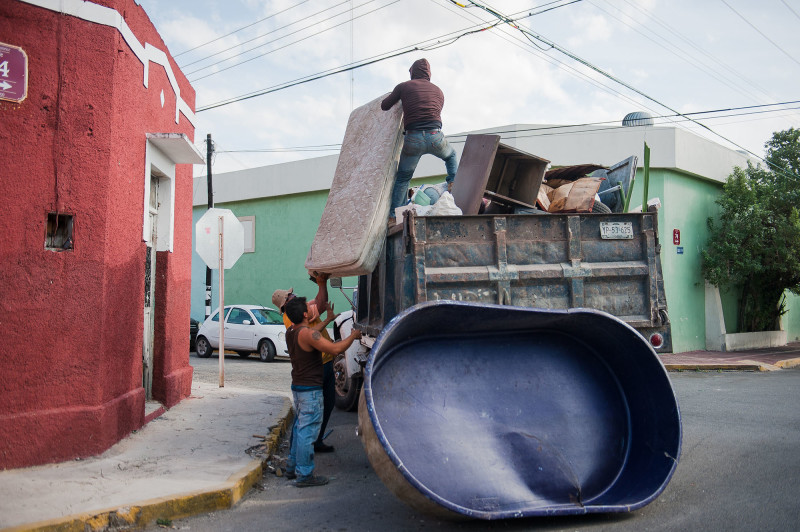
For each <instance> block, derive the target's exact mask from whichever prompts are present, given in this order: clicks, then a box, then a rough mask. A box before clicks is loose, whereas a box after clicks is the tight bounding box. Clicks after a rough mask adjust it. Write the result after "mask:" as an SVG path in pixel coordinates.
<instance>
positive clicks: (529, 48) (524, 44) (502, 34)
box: [431, 0, 658, 114]
mask: <svg viewBox="0 0 800 532" xmlns="http://www.w3.org/2000/svg"><path fill="white" fill-rule="evenodd" d="M431 1H432V2H435V1H436V0H431ZM442 1H443V2H446V3H445V5H444V6H443V7H445V8H446V9H448V10H450V11H451V12H454V13H456V14H457V15H458V16H460V17H462V18H464V19H467V17H466V15H463V14H462V13H460V12H459V11H452V10H451V9H450V4H451V3H453V2H452V1H451V0H442ZM557 1H560V0H557ZM553 3H556V2H550V3H548V4H544V6H547V5H550V4H553ZM570 3H574V2H570ZM565 5H568V4H562V5H561V6H556V7H563V6H565ZM547 11H550V9H548V10H547ZM538 14H539V12H537V13H528V15H527V16H531V15H538ZM518 15H519V13H514V14H512V15H511V16H512V17H516V18H515V19H514V20H521V19H522V18H524V17H519V16H518ZM471 16H472V17H474V18H477V19H478V20H481V19H480V17H478V16H477V15H474V14H471ZM481 22H483V23H485V21H483V20H481ZM497 30H498V31H497V32H495V33H493V35H495V36H497V37H498V38H500V39H502V40H504V41H506V42H508V43H510V44H512V45H513V46H516V47H518V48H520V49H521V50H523V51H525V52H527V53H529V54H532V55H535V56H536V57H538V58H539V59H542V60H544V61H546V62H548V63H550V64H551V65H553V66H555V67H556V68H559V69H561V70H563V71H565V72H566V73H567V74H570V75H571V76H574V77H576V78H580V79H582V80H584V81H586V82H588V83H591V84H592V85H594V86H595V87H598V88H599V89H601V90H604V91H606V92H608V93H610V94H612V95H616V96H618V97H619V98H621V99H623V100H627V101H628V102H631V103H633V104H634V105H636V106H639V107H643V108H645V109H647V110H648V111H652V112H653V113H655V114H658V113H657V112H656V111H655V110H654V109H652V108H651V107H649V106H647V105H646V104H642V103H641V102H639V101H636V100H634V99H633V98H631V97H630V96H628V95H626V94H624V93H622V92H620V91H618V90H616V89H615V88H613V87H611V86H609V85H606V84H604V83H602V82H600V81H599V80H596V79H594V78H592V77H590V76H588V75H586V74H584V73H583V72H581V71H580V70H578V69H576V68H574V67H573V66H571V65H568V64H566V63H565V62H564V61H561V60H560V59H558V58H557V57H552V56H549V55H547V54H545V53H544V52H543V51H542V48H541V47H538V46H534V45H533V44H532V43H531V42H530V40H528V39H522V38H521V37H517V36H516V34H514V35H512V34H511V33H510V32H508V31H507V30H506V29H505V28H503V27H502V26H498V27H497Z"/></svg>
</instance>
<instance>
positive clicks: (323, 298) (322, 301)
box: [314, 273, 330, 314]
mask: <svg viewBox="0 0 800 532" xmlns="http://www.w3.org/2000/svg"><path fill="white" fill-rule="evenodd" d="M329 277H330V274H328V273H316V274H315V275H314V280H315V281H316V282H317V287H318V289H317V297H315V298H314V302H315V303H316V304H317V310H318V311H319V313H320V314H322V313H323V312H325V309H326V308H327V307H326V305H327V303H328V278H329Z"/></svg>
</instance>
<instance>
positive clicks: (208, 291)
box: [206, 133, 222, 323]
mask: <svg viewBox="0 0 800 532" xmlns="http://www.w3.org/2000/svg"><path fill="white" fill-rule="evenodd" d="M213 154H214V144H213V143H212V142H211V133H209V134H208V135H206V179H207V181H208V208H209V209H213V208H214V187H213V185H212V184H211V156H212V155H213ZM210 315H211V268H209V267H208V265H206V319H208V317H209V316H210ZM220 323H222V322H220Z"/></svg>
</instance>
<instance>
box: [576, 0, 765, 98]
mask: <svg viewBox="0 0 800 532" xmlns="http://www.w3.org/2000/svg"><path fill="white" fill-rule="evenodd" d="M605 2H606V3H607V4H609V5H610V6H611V7H613V8H614V9H616V10H617V11H619V12H620V13H621V14H622V15H624V16H625V17H627V18H629V19H631V20H633V21H634V22H638V21H636V20H635V19H634V18H633V17H632V16H630V15H629V14H627V13H625V12H624V11H622V10H621V9H620V8H618V7H617V6H615V5H613V4H612V3H611V2H609V1H608V0H605ZM589 3H590V4H591V5H593V6H594V7H595V8H597V9H598V10H600V11H602V12H603V13H605V14H606V15H608V16H609V17H611V18H613V19H615V20H617V21H618V22H620V23H622V24H624V25H626V26H627V27H629V28H631V29H632V30H633V31H635V32H636V33H638V34H639V35H641V36H642V37H644V38H645V39H647V40H649V41H651V42H653V43H654V44H657V45H658V46H660V47H661V48H663V49H664V50H666V51H668V52H669V53H671V54H673V55H674V56H675V57H677V58H678V59H681V60H683V61H686V62H688V63H689V64H691V65H692V66H694V67H695V68H697V69H698V70H699V71H700V72H702V73H703V74H706V75H708V76H711V77H713V78H714V79H716V80H717V81H718V82H720V83H722V84H723V85H726V86H728V87H730V88H731V89H734V90H737V91H739V92H740V93H742V94H743V95H745V96H750V97H752V98H754V99H755V100H759V99H760V98H759V97H758V96H756V95H755V94H754V93H752V92H751V91H749V90H746V89H744V88H743V87H739V86H738V85H735V84H734V82H733V81H732V80H730V79H728V78H727V77H725V76H724V75H722V74H721V73H719V72H717V71H716V70H715V69H714V68H713V67H712V66H710V65H708V64H706V63H704V62H701V61H698V60H695V59H694V58H693V57H691V55H689V54H688V53H686V52H685V51H684V50H682V49H681V48H680V47H679V46H677V45H676V44H674V43H672V42H670V40H669V39H666V38H664V37H663V36H662V35H659V34H658V33H656V32H655V31H653V30H652V29H649V31H648V32H647V33H645V32H643V31H641V30H639V28H637V27H636V26H634V25H632V24H630V23H629V22H628V21H627V20H623V19H622V18H619V17H617V16H616V15H615V14H613V13H611V12H610V11H608V10H606V9H604V8H603V7H601V6H600V5H598V4H596V3H595V2H592V1H591V0H590V1H589ZM653 36H655V37H658V38H659V39H660V40H661V41H663V43H662V42H659V41H657V40H656V39H654V38H653ZM678 52H680V53H678Z"/></svg>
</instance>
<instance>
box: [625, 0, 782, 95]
mask: <svg viewBox="0 0 800 532" xmlns="http://www.w3.org/2000/svg"><path fill="white" fill-rule="evenodd" d="M623 2H625V3H626V4H628V5H629V6H630V7H632V8H633V9H635V10H637V11H639V13H641V14H643V15H644V16H645V17H647V18H648V19H650V20H652V21H653V22H655V23H656V24H658V25H659V26H661V27H662V28H664V29H665V30H666V31H667V32H668V33H671V34H672V35H674V36H675V37H677V38H678V40H680V41H683V42H685V43H686V44H688V45H689V46H690V47H691V48H694V49H695V50H697V51H698V52H699V53H701V54H702V55H704V56H705V57H707V58H708V59H709V60H711V62H712V63H716V64H718V65H720V66H721V67H722V68H723V69H725V70H727V71H728V73H730V74H731V75H732V76H733V78H734V79H735V80H740V81H743V82H745V83H746V84H747V85H749V86H750V87H752V88H754V89H755V90H757V91H759V92H760V93H761V94H763V95H765V96H766V98H767V101H769V100H774V99H775V97H774V96H772V95H771V94H770V93H769V92H768V91H767V90H766V89H764V87H761V86H760V85H758V84H757V83H755V82H753V81H752V80H751V79H749V78H748V77H747V76H745V75H744V74H742V73H740V72H739V71H737V70H735V69H734V68H732V67H731V66H729V65H728V64H727V63H725V62H724V61H721V60H720V59H718V58H717V57H715V56H713V55H712V54H710V53H708V52H707V51H705V50H704V49H703V48H702V47H701V46H699V45H698V44H696V43H695V42H694V41H692V40H691V39H690V38H689V37H687V36H686V35H683V34H682V33H681V32H679V31H678V30H677V29H675V28H673V27H672V26H670V25H669V24H667V23H666V22H665V21H662V20H661V19H660V18H658V17H656V16H655V15H653V14H652V13H650V12H649V11H646V10H644V9H642V8H641V7H640V6H639V5H638V4H636V2H631V1H630V0H623Z"/></svg>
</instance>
